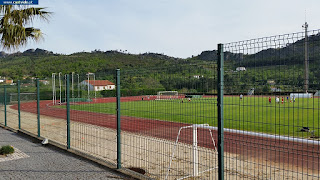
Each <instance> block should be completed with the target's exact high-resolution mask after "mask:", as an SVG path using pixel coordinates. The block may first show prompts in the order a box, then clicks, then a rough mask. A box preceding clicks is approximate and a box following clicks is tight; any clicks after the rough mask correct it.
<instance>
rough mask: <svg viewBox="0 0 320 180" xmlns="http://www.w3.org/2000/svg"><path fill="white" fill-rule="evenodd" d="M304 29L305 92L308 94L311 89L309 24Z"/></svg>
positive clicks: (303, 26) (305, 24) (304, 25)
mask: <svg viewBox="0 0 320 180" xmlns="http://www.w3.org/2000/svg"><path fill="white" fill-rule="evenodd" d="M302 28H304V90H305V93H308V88H309V55H308V23H307V22H305V23H304V24H303V25H302Z"/></svg>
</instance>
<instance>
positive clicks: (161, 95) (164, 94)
mask: <svg viewBox="0 0 320 180" xmlns="http://www.w3.org/2000/svg"><path fill="white" fill-rule="evenodd" d="M178 98H179V93H178V91H159V92H158V93H157V98H156V100H168V99H178Z"/></svg>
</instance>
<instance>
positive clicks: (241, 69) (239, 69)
mask: <svg viewBox="0 0 320 180" xmlns="http://www.w3.org/2000/svg"><path fill="white" fill-rule="evenodd" d="M236 71H246V68H245V67H237V68H236Z"/></svg>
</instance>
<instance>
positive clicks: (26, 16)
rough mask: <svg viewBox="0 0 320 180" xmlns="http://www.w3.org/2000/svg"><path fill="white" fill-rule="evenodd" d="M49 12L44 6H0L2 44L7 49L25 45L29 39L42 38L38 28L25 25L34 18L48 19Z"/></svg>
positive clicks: (36, 39)
mask: <svg viewBox="0 0 320 180" xmlns="http://www.w3.org/2000/svg"><path fill="white" fill-rule="evenodd" d="M50 14H51V13H50V12H47V11H44V8H35V7H26V6H12V5H2V6H0V35H1V40H0V42H1V43H2V46H3V47H4V48H5V49H8V50H14V49H17V48H18V47H20V46H23V45H26V44H27V42H28V41H29V40H34V41H39V40H40V39H41V38H42V32H41V30H40V29H37V28H34V27H26V26H27V25H28V24H29V23H32V21H33V20H34V19H35V18H39V19H42V20H46V21H47V20H48V18H49V16H50Z"/></svg>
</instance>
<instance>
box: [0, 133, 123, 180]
mask: <svg viewBox="0 0 320 180" xmlns="http://www.w3.org/2000/svg"><path fill="white" fill-rule="evenodd" d="M2 145H12V146H13V147H14V148H15V149H17V152H16V153H14V154H13V155H14V156H13V157H7V158H4V157H0V159H2V160H3V161H0V179H40V180H41V179H46V180H48V179H126V177H125V176H123V175H121V174H119V173H117V172H115V171H113V170H111V169H108V168H106V167H103V166H100V165H97V164H95V163H93V162H90V161H88V160H85V159H82V158H79V157H76V156H74V155H71V154H69V153H67V152H65V151H62V150H59V149H57V148H53V147H44V146H42V145H41V144H40V143H38V142H37V143H34V142H32V140H30V139H28V138H25V137H21V136H18V135H17V134H16V133H14V132H11V131H8V130H5V129H3V128H0V146H2ZM17 155H18V157H19V158H14V157H15V156H17ZM4 159H6V160H4Z"/></svg>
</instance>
